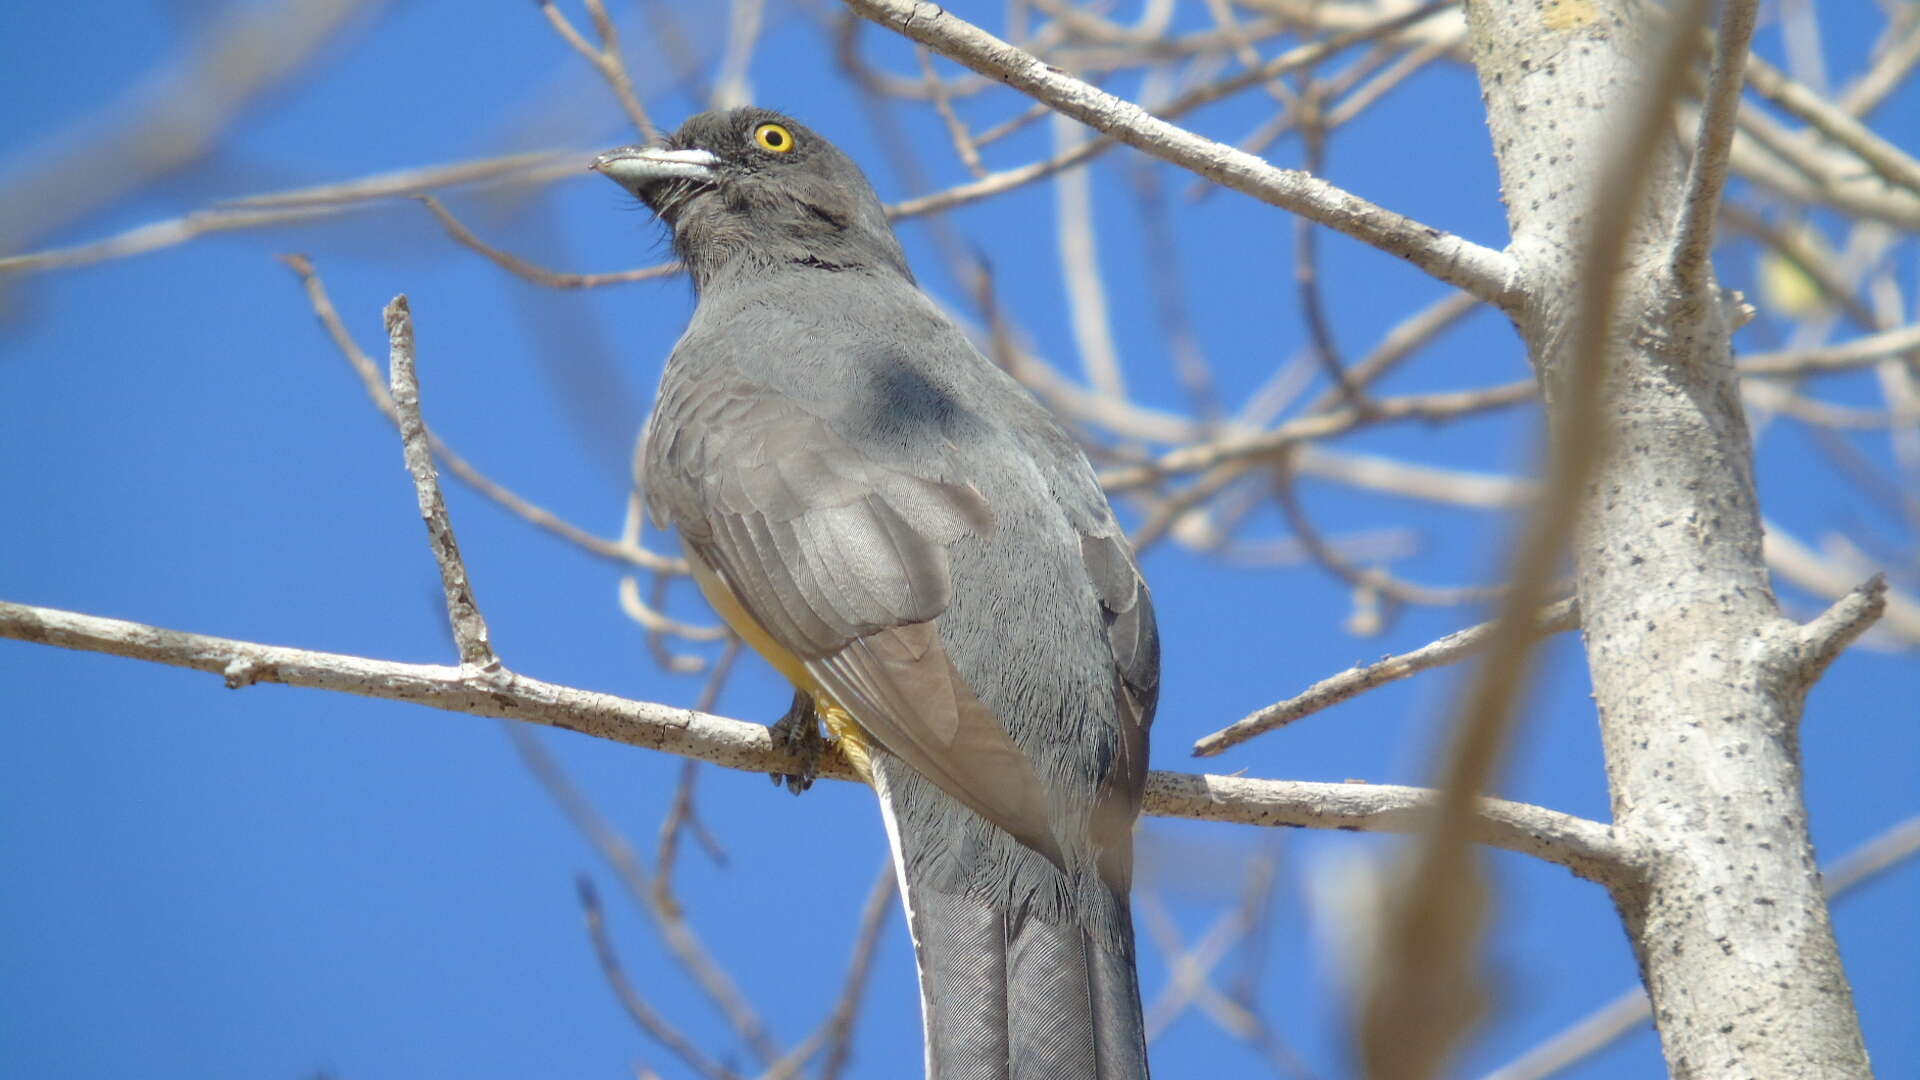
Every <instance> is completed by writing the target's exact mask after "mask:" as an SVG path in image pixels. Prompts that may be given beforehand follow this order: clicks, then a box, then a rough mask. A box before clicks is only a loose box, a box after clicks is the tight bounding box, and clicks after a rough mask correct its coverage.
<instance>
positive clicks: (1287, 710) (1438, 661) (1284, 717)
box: [1193, 599, 1580, 757]
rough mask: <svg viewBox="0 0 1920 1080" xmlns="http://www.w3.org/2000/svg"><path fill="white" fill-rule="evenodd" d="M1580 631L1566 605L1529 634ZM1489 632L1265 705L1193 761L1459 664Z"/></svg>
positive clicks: (1576, 610)
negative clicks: (1381, 688) (1376, 690)
mask: <svg viewBox="0 0 1920 1080" xmlns="http://www.w3.org/2000/svg"><path fill="white" fill-rule="evenodd" d="M1579 625H1580V605H1579V602H1578V601H1576V600H1573V599H1567V600H1562V601H1560V602H1559V603H1557V604H1554V605H1553V606H1552V607H1549V608H1547V609H1545V610H1543V611H1541V612H1540V614H1539V616H1538V617H1537V620H1536V622H1535V623H1534V628H1533V631H1534V633H1535V634H1539V635H1546V634H1560V633H1565V632H1566V631H1568V630H1572V629H1575V628H1577V627H1578V626H1579ZM1493 626H1494V624H1493V623H1491V622H1484V623H1480V624H1479V625H1477V626H1469V627H1467V628H1466V629H1464V630H1456V631H1454V632H1453V633H1451V634H1448V635H1447V636H1446V637H1443V638H1441V639H1440V640H1438V641H1435V642H1432V643H1431V644H1428V645H1423V646H1421V647H1420V648H1418V649H1415V650H1413V651H1412V652H1406V653H1401V654H1400V655H1398V656H1389V657H1386V658H1385V659H1383V660H1378V661H1375V662H1374V663H1371V664H1367V665H1364V666H1362V667H1351V668H1348V669H1347V670H1345V671H1343V672H1341V673H1340V674H1338V675H1331V676H1328V677H1327V678H1324V679H1321V680H1320V681H1319V682H1317V683H1314V684H1313V685H1312V686H1309V687H1307V689H1306V690H1304V691H1302V692H1301V693H1300V694H1298V695H1296V696H1294V697H1290V698H1288V699H1287V700H1285V701H1282V702H1279V703H1277V704H1274V705H1269V706H1267V707H1266V708H1264V709H1261V710H1260V711H1259V712H1256V713H1252V714H1250V715H1248V716H1247V717H1246V718H1245V719H1242V720H1236V721H1234V722H1233V723H1232V724H1230V725H1228V726H1227V727H1224V728H1221V729H1220V730H1219V731H1216V732H1214V733H1213V734H1211V735H1207V736H1204V737H1202V738H1200V739H1199V740H1197V741H1196V742H1195V743H1194V744H1193V756H1194V757H1212V756H1214V755H1215V754H1218V753H1220V752H1221V751H1223V750H1226V749H1228V748H1230V747H1234V746H1238V745H1240V744H1241V743H1243V742H1246V741H1247V740H1248V739H1251V738H1253V737H1254V736H1256V735H1262V734H1265V733H1266V732H1269V731H1272V730H1273V729H1274V728H1277V727H1284V726H1285V725H1287V724H1291V723H1293V722H1294V721H1295V720H1298V719H1300V718H1301V717H1303V716H1309V715H1311V714H1313V713H1316V712H1319V711H1320V710H1322V709H1326V708H1330V707H1332V706H1334V705H1338V704H1339V703H1341V702H1343V701H1346V700H1347V699H1348V698H1352V697H1356V696H1358V695H1360V694H1362V693H1365V692H1366V691H1368V690H1372V689H1373V688H1375V687H1377V686H1385V685H1386V684H1387V683H1390V682H1395V681H1397V680H1400V679H1404V678H1407V677H1408V676H1410V675H1416V674H1418V673H1420V672H1422V671H1426V670H1428V669H1430V668H1436V667H1442V666H1444V665H1446V664H1455V663H1459V662H1460V661H1462V660H1465V659H1466V658H1468V657H1469V656H1473V655H1475V654H1476V653H1478V652H1480V651H1481V650H1482V649H1484V648H1486V647H1487V645H1488V644H1489V643H1490V642H1491V640H1492V637H1493Z"/></svg>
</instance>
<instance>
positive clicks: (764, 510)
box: [643, 374, 1061, 862]
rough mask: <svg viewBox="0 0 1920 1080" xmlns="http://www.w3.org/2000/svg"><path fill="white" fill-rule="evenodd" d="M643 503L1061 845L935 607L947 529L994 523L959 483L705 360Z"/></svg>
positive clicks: (1018, 825)
mask: <svg viewBox="0 0 1920 1080" xmlns="http://www.w3.org/2000/svg"><path fill="white" fill-rule="evenodd" d="M643 472H644V481H645V483H646V486H647V500H648V505H649V507H650V509H651V511H652V513H653V516H654V517H655V519H656V520H659V521H660V522H661V523H662V524H671V525H673V526H675V527H677V528H678V529H679V530H680V534H681V537H682V539H683V541H684V542H685V544H686V546H687V547H688V549H689V551H690V553H691V554H692V555H693V556H694V557H695V558H698V559H700V560H701V561H702V562H704V563H705V564H706V565H707V566H708V567H709V568H711V569H712V570H713V571H714V572H715V574H716V576H717V577H719V578H720V579H721V581H722V582H723V583H724V584H725V585H726V587H727V588H728V589H729V591H731V592H732V594H733V596H734V598H735V599H737V600H738V601H739V602H740V605H741V607H742V608H744V609H745V610H746V612H747V613H748V614H749V615H751V616H752V617H753V618H754V619H755V620H756V621H757V622H758V623H759V624H760V627H761V629H763V630H765V631H766V634H767V636H768V637H770V638H772V639H773V641H774V642H776V643H777V644H778V645H780V646H781V647H782V648H784V649H786V650H788V651H789V652H791V653H792V654H793V656H794V657H795V658H796V659H797V660H798V661H799V662H800V664H802V665H803V666H804V667H805V668H806V670H807V672H808V673H809V674H810V675H812V676H813V677H814V679H815V680H817V681H818V682H819V683H820V685H821V687H822V688H823V689H825V690H826V691H827V692H828V693H829V694H830V695H831V696H832V698H833V700H834V702H835V703H836V704H838V705H839V706H840V707H841V708H843V709H845V710H847V712H849V713H851V714H852V716H853V718H854V719H855V720H857V721H858V722H859V723H860V725H861V727H862V728H863V729H865V730H866V732H867V733H868V734H869V735H871V736H872V737H873V738H874V739H875V740H876V741H878V742H879V743H880V745H881V746H883V747H884V748H886V749H887V750H888V751H890V752H892V753H894V754H896V755H898V756H899V757H901V758H902V759H904V760H905V761H906V762H907V763H908V764H909V765H911V766H912V767H913V768H914V769H915V770H917V771H918V772H920V773H921V774H922V775H924V776H926V777H927V778H928V779H930V780H932V781H933V782H934V783H936V784H938V785H939V786H940V787H941V788H942V789H943V790H945V791H946V792H947V793H948V794H950V795H952V796H953V797H954V798H956V799H958V800H960V801H961V802H962V803H964V804H966V805H967V806H968V807H969V808H971V809H973V810H974V811H975V812H977V813H979V814H980V815H981V816H983V817H985V818H986V819H987V820H989V821H992V822H993V823H994V824H996V825H998V826H1000V827H1001V828H1003V829H1005V830H1007V831H1008V832H1010V833H1012V834H1013V835H1014V836H1016V837H1018V838H1020V839H1021V840H1022V841H1023V842H1024V843H1026V844H1028V845H1029V846H1030V847H1033V848H1034V849H1036V850H1038V851H1041V852H1042V853H1043V854H1046V855H1048V857H1050V858H1052V859H1054V860H1055V861H1056V862H1058V861H1059V860H1060V858H1061V855H1060V850H1059V847H1058V843H1057V841H1056V840H1055V839H1054V836H1053V832H1052V828H1051V825H1050V814H1049V809H1048V804H1047V798H1046V794H1045V790H1044V789H1043V787H1042V785H1041V782H1040V779H1039V777H1038V776H1037V774H1036V773H1035V771H1034V768H1033V765H1032V763H1031V762H1030V761H1029V760H1028V758H1027V757H1026V755H1024V754H1023V753H1021V752H1020V750H1019V748H1018V747H1016V746H1015V745H1014V743H1013V740H1012V738H1011V737H1010V736H1009V735H1008V733H1007V728H1006V725H1005V724H1003V723H1002V722H1001V720H1000V719H999V718H998V717H996V716H995V715H994V714H993V713H992V712H991V711H990V710H989V709H987V708H986V706H984V705H983V704H981V702H980V700H979V699H978V698H977V697H976V696H975V694H974V691H973V690H972V688H970V687H969V686H968V685H967V684H966V682H965V680H964V679H963V678H962V677H961V676H960V673H959V672H958V671H956V670H955V668H954V665H953V662H952V660H951V659H950V658H949V657H948V655H947V651H946V649H945V647H944V646H943V645H942V643H941V640H940V635H939V631H938V627H937V625H936V623H935V620H936V619H937V617H938V616H939V615H940V614H941V612H943V611H945V610H946V608H947V604H948V602H949V600H950V598H951V595H952V592H951V590H952V582H951V579H950V576H949V573H948V561H947V545H949V544H951V543H953V542H954V541H955V540H958V539H959V538H961V537H963V536H968V535H974V536H985V535H988V534H990V533H992V532H993V530H994V528H995V523H994V515H993V510H992V508H991V507H989V506H988V505H987V502H986V500H985V498H984V497H983V496H982V495H981V494H980V493H979V492H978V491H977V490H975V489H974V488H972V487H971V486H968V485H966V484H964V483H959V482H955V481H951V480H942V479H938V478H933V477H927V476H920V475H915V474H913V473H910V472H908V471H905V470H904V469H902V468H900V467H897V466H895V465H893V464H890V463H888V462H885V461H881V460H878V459H876V457H875V456H873V455H870V454H868V453H867V452H865V451H864V450H862V449H861V448H860V447H857V446H855V445H853V444H852V443H850V442H849V441H848V440H847V439H845V438H844V437H842V436H841V435H840V434H839V433H838V432H836V431H835V430H834V429H833V427H832V426H831V425H830V424H829V423H828V422H827V421H826V420H825V419H823V418H822V417H820V416H818V415H816V414H814V413H812V412H810V411H808V410H807V409H806V408H804V407H802V406H801V405H800V404H799V403H796V402H794V401H791V400H788V399H786V398H782V397H780V396H778V395H776V394H770V393H768V392H767V391H765V390H764V389H761V388H759V387H757V386H754V385H753V384H751V383H749V382H746V381H744V380H742V379H738V378H722V377H718V376H715V375H712V374H709V375H708V376H707V377H705V378H699V379H682V380H678V381H676V382H673V383H671V384H670V385H667V386H663V388H662V391H661V397H660V403H659V406H658V408H657V409H656V411H655V414H654V418H653V420H652V421H651V424H650V426H649V430H648V435H647V442H646V449H645V451H644V459H643Z"/></svg>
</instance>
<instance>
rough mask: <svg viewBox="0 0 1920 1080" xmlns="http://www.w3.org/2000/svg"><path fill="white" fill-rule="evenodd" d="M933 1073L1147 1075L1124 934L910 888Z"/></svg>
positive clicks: (1054, 1079)
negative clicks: (1117, 943)
mask: <svg viewBox="0 0 1920 1080" xmlns="http://www.w3.org/2000/svg"><path fill="white" fill-rule="evenodd" d="M912 901H913V906H912V922H913V931H914V952H915V954H916V957H917V959H918V960H919V963H920V985H921V994H922V995H923V1003H924V1005H925V1008H926V1021H927V1051H928V1053H927V1057H928V1066H929V1071H928V1076H929V1077H930V1078H931V1080H1145V1077H1146V1076H1147V1071H1146V1039H1145V1033H1144V1026H1143V1024H1142V1022H1141V1016H1140V991H1139V984H1138V982H1137V981H1136V979H1135V976H1134V967H1133V957H1132V955H1131V948H1130V946H1131V942H1130V941H1129V942H1127V945H1128V946H1129V948H1128V949H1127V950H1125V951H1122V950H1118V949H1115V948H1112V947H1111V946H1110V945H1109V944H1108V943H1105V942H1101V941H1097V940H1096V935H1094V934H1091V933H1089V932H1088V931H1087V930H1085V929H1083V928H1080V927H1076V926H1063V925H1060V924H1058V923H1053V922H1043V921H1041V920H1039V919H1032V918H1019V917H1016V916H1015V915H1014V914H1013V913H1011V912H1010V911H1009V910H1008V909H1006V908H1004V907H995V906H993V905H991V904H989V903H986V902H983V901H981V900H977V899H973V898H970V897H964V896H953V895H951V894H946V893H940V892H932V891H929V890H926V889H921V890H917V891H916V893H915V894H914V896H913V898H912Z"/></svg>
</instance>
